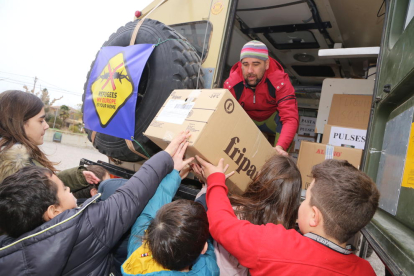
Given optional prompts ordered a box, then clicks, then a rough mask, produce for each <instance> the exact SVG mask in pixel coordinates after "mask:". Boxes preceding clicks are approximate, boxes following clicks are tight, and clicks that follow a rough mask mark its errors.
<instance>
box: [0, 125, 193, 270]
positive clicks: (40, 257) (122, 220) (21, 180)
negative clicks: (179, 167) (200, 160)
mask: <svg viewBox="0 0 414 276" xmlns="http://www.w3.org/2000/svg"><path fill="white" fill-rule="evenodd" d="M188 137H189V134H188V132H185V133H181V134H180V135H179V136H178V137H176V138H175V139H173V141H172V142H171V143H170V144H169V146H168V147H167V148H166V149H165V151H162V152H160V153H158V154H156V155H154V156H153V157H152V158H151V159H150V160H148V161H147V162H146V163H145V164H144V165H143V166H142V167H141V169H140V170H139V171H138V172H137V173H136V174H135V175H134V176H133V177H132V178H131V179H130V180H129V181H128V183H127V184H125V185H124V186H123V187H121V188H119V189H118V190H117V192H116V193H115V194H114V195H113V196H111V197H110V198H108V199H107V200H105V201H102V202H99V203H94V202H95V201H96V200H97V199H98V198H99V196H100V195H99V194H98V195H96V196H94V197H92V198H90V199H88V200H87V201H86V202H85V203H84V204H83V207H82V208H75V207H76V202H75V198H74V197H73V195H72V194H71V193H70V189H69V188H68V187H66V186H64V185H63V183H62V181H60V180H59V179H58V178H57V177H56V176H55V175H53V174H52V173H51V172H50V171H49V170H47V169H44V168H39V167H26V168H24V169H22V170H20V171H18V172H17V173H15V174H13V175H11V176H9V177H7V178H6V179H5V180H4V181H3V182H2V183H1V184H0V229H1V230H2V232H3V233H5V234H6V235H3V236H1V237H0V271H1V272H2V274H4V275H22V274H27V275H29V274H30V275H82V276H83V275H99V276H101V275H109V268H110V263H111V259H112V258H111V255H110V254H109V253H110V251H111V249H112V247H113V246H114V245H115V244H116V243H117V242H118V240H119V239H120V238H121V236H122V235H123V234H124V233H125V232H126V231H127V230H128V229H129V228H130V227H131V226H132V224H133V223H134V222H135V220H136V218H137V216H138V215H139V214H140V213H141V211H142V210H143V209H144V207H145V205H146V204H147V202H148V200H149V199H150V198H151V197H152V196H153V195H154V193H155V190H156V189H157V186H158V184H159V183H160V182H161V180H162V179H163V178H164V176H166V175H167V174H168V173H169V172H171V171H172V169H173V163H174V162H173V159H172V156H174V155H175V152H176V151H177V148H178V146H179V145H180V144H181V143H182V142H183V141H184V140H185V139H186V138H188Z"/></svg>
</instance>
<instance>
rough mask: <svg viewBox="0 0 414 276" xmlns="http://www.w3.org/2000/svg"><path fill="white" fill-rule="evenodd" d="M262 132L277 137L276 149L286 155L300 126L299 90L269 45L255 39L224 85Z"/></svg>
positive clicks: (243, 52) (247, 47) (246, 47)
mask: <svg viewBox="0 0 414 276" xmlns="http://www.w3.org/2000/svg"><path fill="white" fill-rule="evenodd" d="M223 88H227V89H228V90H230V92H231V93H232V94H233V96H234V97H235V98H236V99H237V101H238V102H239V103H240V105H241V106H242V107H243V108H244V110H245V111H246V112H247V114H248V115H249V116H250V118H252V120H253V121H254V122H255V124H256V125H257V126H258V127H259V129H260V130H261V131H262V132H265V133H271V134H274V135H275V145H276V146H275V150H276V151H277V152H278V153H279V154H282V155H288V153H287V151H288V148H289V146H290V144H291V143H292V140H293V138H294V136H295V133H296V131H297V129H298V125H299V115H298V105H297V102H296V96H295V89H294V88H293V86H292V84H291V83H290V80H289V76H288V74H286V73H285V72H284V70H283V67H282V66H281V65H280V64H279V63H278V62H277V61H276V60H274V59H273V58H271V57H269V51H268V49H267V47H266V45H265V44H263V43H262V42H260V41H257V40H252V41H250V42H247V43H246V44H245V45H244V46H243V48H242V50H241V53H240V61H239V62H237V63H236V64H235V65H233V67H232V68H231V71H230V76H229V78H228V79H227V80H226V81H225V82H224V86H223Z"/></svg>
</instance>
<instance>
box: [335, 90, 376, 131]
mask: <svg viewBox="0 0 414 276" xmlns="http://www.w3.org/2000/svg"><path fill="white" fill-rule="evenodd" d="M371 102H372V96H371V95H346V94H334V95H333V98H332V104H331V109H330V112H329V118H328V124H329V125H331V126H341V127H350V128H360V129H367V128H368V121H369V115H370V112H371Z"/></svg>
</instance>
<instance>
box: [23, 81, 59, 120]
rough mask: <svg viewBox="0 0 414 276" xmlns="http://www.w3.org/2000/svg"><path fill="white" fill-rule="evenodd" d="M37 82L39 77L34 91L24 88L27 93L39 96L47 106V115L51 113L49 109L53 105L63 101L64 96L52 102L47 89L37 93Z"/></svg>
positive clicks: (34, 85)
mask: <svg viewBox="0 0 414 276" xmlns="http://www.w3.org/2000/svg"><path fill="white" fill-rule="evenodd" d="M36 82H37V77H35V80H34V84H33V89H32V90H29V88H28V87H27V86H26V85H25V86H23V88H24V89H25V90H26V92H27V93H32V94H34V95H36V96H38V97H39V98H40V99H41V100H42V102H43V103H44V105H45V111H46V113H47V112H49V108H50V107H51V106H53V104H54V103H55V102H56V101H59V100H61V99H62V98H63V96H61V97H60V98H54V99H53V100H52V101H50V96H49V91H48V90H47V88H44V89H41V90H40V91H38V92H36V93H35V87H36Z"/></svg>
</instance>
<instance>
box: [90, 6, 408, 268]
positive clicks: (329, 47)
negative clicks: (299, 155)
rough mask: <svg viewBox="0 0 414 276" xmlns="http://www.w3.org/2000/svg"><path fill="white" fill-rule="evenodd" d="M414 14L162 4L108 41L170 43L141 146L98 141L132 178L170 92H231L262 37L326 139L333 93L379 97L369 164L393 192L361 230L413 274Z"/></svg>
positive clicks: (154, 67)
mask: <svg viewBox="0 0 414 276" xmlns="http://www.w3.org/2000/svg"><path fill="white" fill-rule="evenodd" d="M413 16H414V1H413V0H384V1H380V0H364V1H359V0H347V1H329V0H300V1H297V0H278V1H272V0H257V1H247V0H154V1H153V2H152V3H150V4H149V5H148V6H147V7H146V8H145V9H143V10H142V11H139V12H137V13H136V17H135V20H134V21H132V22H129V23H127V24H126V25H125V26H123V27H120V28H119V29H118V30H117V31H116V32H115V33H114V34H112V35H111V36H110V37H109V39H108V41H106V42H105V43H104V44H103V46H128V45H131V44H132V45H133V44H142V43H151V44H156V45H157V47H159V48H157V49H156V50H154V53H153V54H152V55H151V57H150V58H149V60H148V62H147V63H146V65H145V68H144V71H143V73H142V77H141V80H140V83H139V89H138V98H137V105H136V111H135V118H136V127H135V136H134V137H133V138H134V139H133V142H131V141H129V142H128V141H127V140H124V139H120V138H116V137H113V136H110V135H107V134H103V133H99V132H95V131H92V130H87V132H88V137H89V139H90V141H92V143H93V145H94V146H95V147H96V148H97V149H98V150H99V151H100V152H101V153H104V154H106V155H107V156H108V157H109V160H110V161H109V163H110V164H108V167H111V168H112V169H113V171H114V172H118V174H119V175H121V176H124V177H128V175H130V174H131V173H133V172H134V171H136V170H137V169H138V168H139V167H140V165H141V164H142V162H144V161H145V160H146V155H152V154H154V153H156V152H157V151H159V150H160V149H159V148H158V147H157V146H156V145H155V144H153V143H152V142H151V141H150V140H149V139H148V138H146V137H145V136H144V135H142V133H143V132H144V131H145V129H146V128H147V127H148V125H149V124H150V123H151V121H152V119H153V118H154V117H155V115H156V114H157V112H158V110H159V109H160V108H161V106H162V104H163V103H164V101H165V100H166V99H167V97H168V96H169V95H170V93H171V92H172V91H173V90H175V89H201V88H208V89H215V88H222V87H225V86H224V80H225V79H226V78H227V76H228V75H229V72H230V69H231V67H232V65H233V64H235V63H236V62H238V60H239V55H240V50H241V48H242V46H243V45H244V44H245V43H246V42H248V41H250V40H253V39H255V40H260V41H262V42H264V43H265V44H266V45H267V46H268V49H269V55H270V56H271V57H273V58H275V59H276V60H277V61H278V62H279V63H280V64H281V65H282V66H283V68H284V70H285V72H286V73H287V74H288V75H289V77H290V81H291V83H292V84H293V86H294V88H295V93H296V98H297V102H298V107H299V114H300V115H304V116H308V117H315V118H316V117H317V118H318V120H317V129H316V133H317V141H318V142H320V141H321V139H322V134H323V125H324V123H326V121H324V118H325V119H326V116H327V111H326V110H327V109H326V106H322V105H321V102H322V101H323V98H324V97H326V95H328V94H329V95H330V97H332V94H335V93H343V94H347V93H351V92H352V91H354V92H353V93H354V94H355V93H356V94H359V93H361V94H366V95H372V104H371V108H370V120H369V125H368V130H367V138H366V143H365V148H364V153H363V157H362V161H361V166H360V169H361V170H362V171H364V172H366V173H367V174H368V175H369V176H370V177H371V178H372V179H373V180H374V181H375V182H376V184H377V187H378V189H379V190H380V193H381V199H380V204H379V205H380V206H379V208H378V211H377V212H376V214H375V216H374V218H373V219H372V221H371V222H370V223H369V224H368V225H367V226H366V227H365V228H364V229H363V230H362V231H361V232H362V236H363V238H362V241H361V243H360V250H359V252H360V253H359V254H360V256H362V257H365V256H366V255H367V252H369V251H370V249H373V250H374V251H375V252H376V254H377V255H378V256H379V258H380V260H381V261H382V262H383V264H384V266H385V274H386V275H413V274H414V208H412V200H413V199H414V128H413V126H414V124H413V115H414V101H413V99H414V97H413V96H414V73H413V72H414V70H413V69H414V62H413V59H414V55H413V50H414V23H413V22H412V20H411V19H412V17H413ZM138 24H142V25H141V26H140V27H139V29H138V27H137V25H138ZM134 30H135V33H134ZM136 30H138V31H137V32H136ZM92 67H93V64H92ZM89 74H90V73H89ZM89 74H88V77H89ZM87 83H88V82H87ZM87 83H86V84H85V91H86V88H87ZM332 83H336V86H335V89H329V87H330V86H331V87H332ZM85 93H86V92H85ZM329 104H330V103H328V107H329ZM328 111H329V108H328ZM85 162H86V163H87V162H88V161H85ZM197 188H198V186H197V184H195V183H193V182H191V181H190V183H189V185H182V187H181V188H180V189H181V191H182V196H183V197H186V196H190V197H191V196H193V195H194V193H195V191H197Z"/></svg>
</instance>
